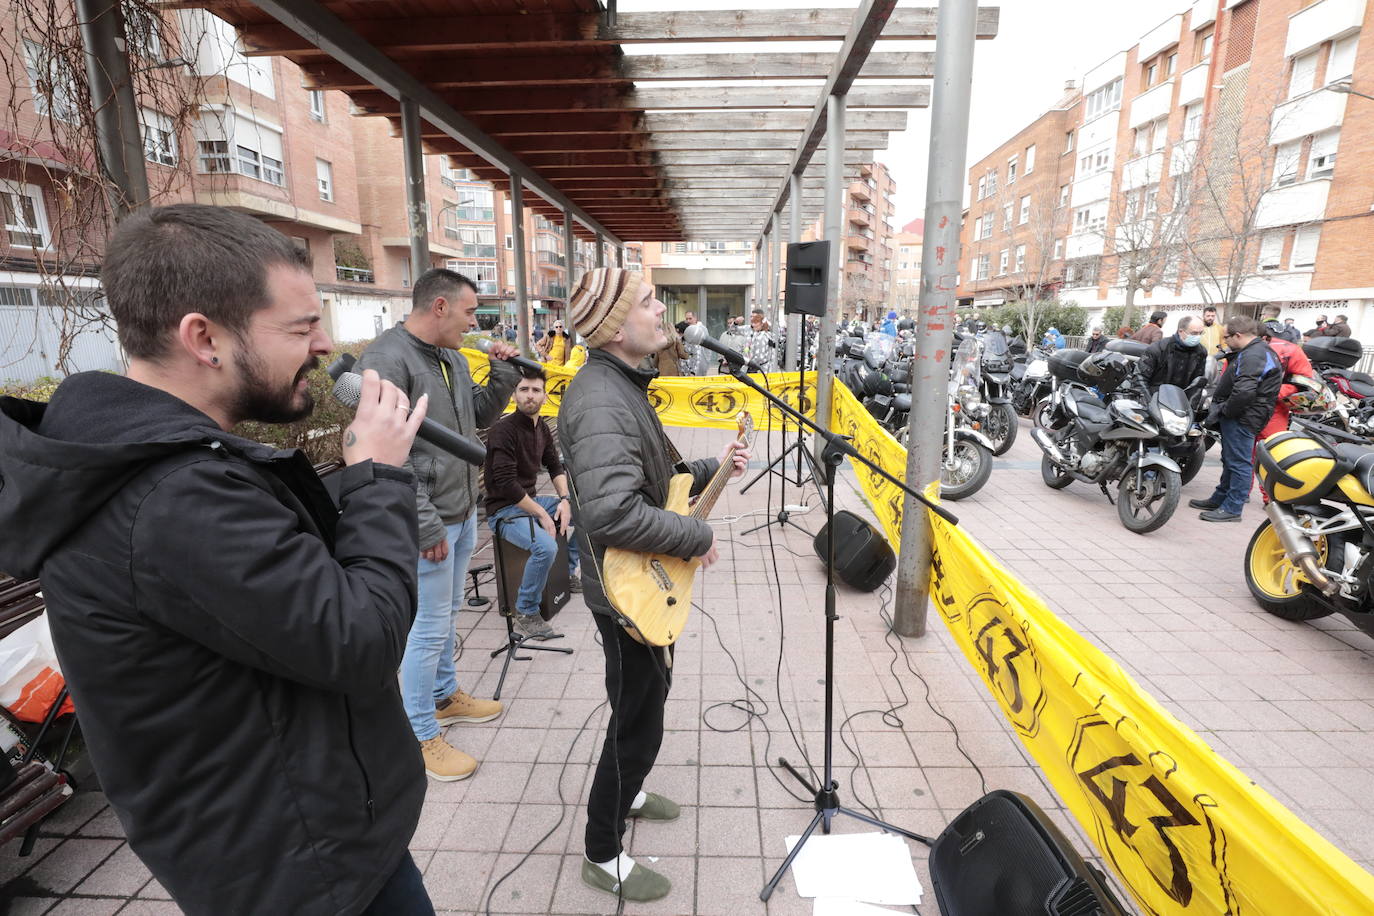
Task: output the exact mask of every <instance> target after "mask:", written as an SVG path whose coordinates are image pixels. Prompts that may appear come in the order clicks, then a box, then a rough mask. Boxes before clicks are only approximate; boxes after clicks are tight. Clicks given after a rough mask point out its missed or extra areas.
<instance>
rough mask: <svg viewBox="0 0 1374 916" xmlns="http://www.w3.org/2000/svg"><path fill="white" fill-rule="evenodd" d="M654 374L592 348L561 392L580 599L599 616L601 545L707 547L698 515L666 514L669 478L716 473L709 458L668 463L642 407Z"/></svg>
mask: <svg viewBox="0 0 1374 916" xmlns="http://www.w3.org/2000/svg"><path fill="white" fill-rule="evenodd" d="M657 375H658V373H657V372H656V371H654V370H645V369H635V368H631V367H630V366H627V365H625V363H623V362H621V361H620V360H619V359H617V358H616V357H614V356H612V355H611V354H609V353H606V352H605V351H603V350H591V351H589V352H588V354H587V364H586V365H585V366H583V367H582V368H581V369H580V370H578V373H577V375H576V376H574V377H573V380H572V383H571V384H569V385H568V390H567V392H566V393H565V394H564V395H563V403H562V406H561V407H559V410H558V438H559V442H560V443H561V444H562V446H563V452H564V460H565V462H566V464H567V468H568V474H569V476H570V479H571V481H572V485H573V494H574V499H573V519H574V522H575V526H576V528H577V537H579V538H580V539H581V541H580V542H579V544H578V546H579V548H580V549H581V551H582V556H584V557H588V556H594V557H595V558H596V562H595V563H587V562H583V563H582V589H583V594H582V597H583V599H584V600H585V601H586V602H587V607H589V608H591V609H592V611H594V612H595V613H598V614H608V615H614V614H615V611H614V610H613V609H612V608H611V605H610V603H609V602H608V601H607V600H606V594H605V592H604V591H603V590H602V588H601V577H600V574H599V571H600V569H601V562H602V558H603V557H604V556H605V555H606V548H607V547H621V548H624V549H626V550H638V551H643V552H645V553H663V554H668V555H670V556H675V557H682V558H684V559H686V558H688V557H696V556H700V555H701V554H703V553H705V552H706V551H707V550H709V549H710V547H711V528H710V526H709V525H707V524H706V522H704V521H701V520H700V519H694V518H688V517H687V516H684V515H678V514H676V513H674V512H668V511H665V510H664V508H663V506H664V504H665V503H666V502H667V501H668V481H669V479H670V478H671V477H672V476H673V475H674V474H677V473H689V474H691V475H692V477H693V478H694V479H695V481H696V483H695V485H694V486H693V488H692V491H693V492H694V493H695V492H699V491H700V490H701V489H702V488H703V487H705V486H706V484H707V482H708V481H709V480H710V479H711V475H713V474H714V473H715V472H716V468H717V467H718V466H719V463H718V462H717V461H716V459H714V458H706V459H702V460H698V461H689V462H683V463H682V464H681V465H679V466H678V467H676V468H675V467H674V464H673V459H672V458H670V457H669V453H668V447H667V436H666V435H665V434H664V432H663V424H662V423H661V422H659V419H658V414H656V413H654V409H653V407H652V405H650V404H649V398H648V393H647V392H648V389H649V383H650V382H651V381H653V380H654V378H656V377H657Z"/></svg>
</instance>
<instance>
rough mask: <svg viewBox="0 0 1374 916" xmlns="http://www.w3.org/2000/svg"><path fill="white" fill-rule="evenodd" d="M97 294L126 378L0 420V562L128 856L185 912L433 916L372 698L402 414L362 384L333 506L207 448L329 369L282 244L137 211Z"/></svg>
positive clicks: (404, 574) (402, 520) (393, 700)
mask: <svg viewBox="0 0 1374 916" xmlns="http://www.w3.org/2000/svg"><path fill="white" fill-rule="evenodd" d="M101 274H102V280H103V285H104V288H105V294H106V297H107V301H108V303H109V306H110V310H111V312H112V313H113V315H114V318H115V321H116V322H117V324H118V327H119V340H120V343H121V344H122V345H123V347H124V350H125V352H126V353H127V354H128V357H129V369H128V372H127V374H126V375H124V376H118V375H112V374H109V373H105V372H82V373H78V374H76V375H73V376H71V377H69V378H68V379H66V380H65V381H64V382H63V383H62V384H61V385H60V386H59V387H58V389H57V391H56V392H55V393H54V394H53V397H52V400H51V402H50V403H49V404H47V405H43V404H36V403H31V402H28V401H20V400H16V399H13V398H7V399H4V400H3V401H0V478H2V479H3V481H4V486H3V487H0V567H3V568H4V569H5V570H7V571H8V572H10V573H13V574H15V575H17V576H24V577H27V576H33V575H39V576H40V577H41V579H42V585H43V593H44V597H45V598H46V600H47V614H48V620H49V622H50V625H51V628H52V635H53V640H54V643H55V644H56V648H57V655H58V659H59V660H60V662H61V666H62V673H63V675H64V676H65V677H66V679H67V683H68V685H69V686H70V688H71V694H72V699H73V701H74V702H75V704H76V710H77V715H78V716H79V717H80V721H81V726H82V733H83V734H84V735H85V739H86V742H87V745H88V746H89V748H90V752H91V759H92V762H93V763H94V765H95V770H96V774H97V775H98V776H99V778H100V785H101V788H102V789H103V790H104V791H105V794H106V795H107V796H108V798H109V800H110V803H111V805H113V807H114V810H115V813H116V815H117V816H118V817H119V821H120V824H121V825H122V826H123V828H124V831H125V833H126V835H127V836H128V839H129V845H130V846H131V847H132V848H133V850H134V852H135V853H137V854H138V856H139V858H141V859H142V860H143V862H144V864H146V865H147V866H148V869H149V870H150V871H151V872H152V873H153V875H154V877H156V878H157V879H158V881H160V882H161V883H162V885H163V886H164V887H165V888H166V889H167V890H168V892H170V893H171V895H172V897H173V899H175V901H176V903H177V904H178V905H179V906H180V907H181V908H182V910H183V911H185V912H186V913H189V914H192V916H206V914H226V916H227V914H241V913H264V914H266V913H272V914H278V913H279V914H288V913H289V914H317V916H335V914H359V913H367V914H374V913H375V914H387V916H392V914H404V916H422V914H425V916H432V914H433V912H434V910H433V907H432V906H431V905H430V902H429V897H428V895H427V894H426V893H425V889H424V885H423V883H422V882H421V879H420V873H419V871H418V869H417V868H416V866H415V863H414V862H413V861H412V860H411V857H410V853H409V851H408V850H407V844H408V843H409V841H410V838H411V835H412V834H413V833H414V831H415V825H416V822H417V821H418V819H419V815H420V807H421V804H422V802H423V801H424V794H425V777H424V771H423V769H422V768H421V764H420V751H419V748H418V746H417V745H416V743H415V740H414V738H413V737H412V736H411V733H410V726H409V725H408V724H407V722H406V717H405V713H404V711H403V710H402V708H401V698H400V694H399V692H398V689H397V682H396V669H397V667H398V666H399V665H400V662H401V655H402V652H403V650H404V649H405V644H406V632H407V630H408V629H409V628H410V623H411V618H412V616H413V615H414V613H415V591H416V571H415V557H416V556H417V555H418V553H419V537H418V534H417V521H416V507H415V478H414V475H412V474H411V473H410V472H409V471H406V470H403V469H402V468H401V465H402V464H403V463H404V462H405V459H406V455H407V454H408V453H409V451H410V443H411V440H412V439H413V438H414V436H415V432H416V430H417V429H418V427H419V423H420V421H421V419H423V416H424V413H425V409H426V406H427V400H425V399H422V400H421V401H420V402H417V403H416V405H415V409H414V411H413V412H412V411H411V410H410V405H409V404H408V402H407V398H406V396H405V394H404V393H402V392H401V391H399V390H398V389H397V388H396V387H395V386H394V385H391V384H390V383H388V382H383V381H381V380H380V379H379V378H378V377H377V375H376V373H374V372H368V373H365V374H364V376H363V383H362V399H361V401H360V403H359V407H358V412H357V416H356V417H355V418H354V420H353V422H352V423H351V424H350V425H349V427H348V429H347V430H346V432H345V433H344V440H343V458H344V462H345V464H346V465H347V466H346V467H345V469H344V470H343V471H342V472H340V474H339V475H338V478H337V479H338V483H339V490H338V492H339V500H338V503H337V505H336V504H335V502H334V500H333V499H331V497H330V495H329V492H328V491H327V490H326V489H325V487H324V485H323V484H322V483H321V481H320V479H319V478H318V477H317V476H316V475H315V473H314V471H313V469H312V468H311V465H310V462H309V461H308V460H307V459H306V457H305V456H304V454H302V453H301V452H299V451H278V450H276V449H274V448H271V447H269V446H265V445H261V444H259V443H257V442H253V441H250V440H247V439H243V438H240V437H239V436H236V435H234V434H233V433H232V432H231V430H232V429H233V428H234V427H235V426H236V425H237V424H239V423H241V422H243V421H245V420H257V421H261V422H266V423H289V422H292V421H294V420H299V419H301V418H303V417H305V416H306V415H308V414H309V413H310V411H311V410H312V408H313V406H314V404H313V401H312V399H311V395H310V392H309V390H308V387H307V381H308V380H307V375H308V373H309V372H310V371H311V370H312V369H314V368H315V367H316V366H318V365H319V360H320V357H322V356H326V355H327V354H329V352H330V351H331V349H332V348H333V344H332V343H331V342H330V340H329V336H328V335H327V334H326V333H325V331H324V328H323V326H322V324H321V314H320V297H319V294H318V293H317V292H316V289H315V281H314V279H313V278H312V276H311V272H310V268H309V266H308V264H307V263H306V261H305V256H304V255H303V254H301V253H300V252H299V250H298V249H297V248H296V246H295V245H294V244H293V243H292V242H291V240H290V239H289V238H287V237H286V236H284V235H281V234H280V233H278V232H276V231H274V230H272V229H270V228H268V227H267V226H266V225H264V224H263V223H261V222H259V221H258V220H255V219H253V218H252V217H249V216H246V215H244V214H239V213H235V212H232V211H230V210H225V209H220V208H218V207H207V206H201V205H195V204H178V205H176V206H171V207H160V208H155V209H150V210H144V211H141V212H139V213H136V214H134V215H132V216H129V217H128V218H126V219H125V220H124V222H123V223H121V224H120V226H119V228H118V229H116V230H115V232H114V234H113V236H112V237H111V238H110V241H109V245H108V250H107V253H106V256H105V262H104V265H103V267H102V272H101Z"/></svg>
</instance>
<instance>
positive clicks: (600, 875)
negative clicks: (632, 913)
mask: <svg viewBox="0 0 1374 916" xmlns="http://www.w3.org/2000/svg"><path fill="white" fill-rule="evenodd" d="M582 881H583V883H584V884H587V885H590V886H591V887H594V888H596V889H597V890H599V891H605V892H606V893H608V894H615V895H616V896H618V897H621V898H623V899H625V900H629V901H632V902H634V903H647V902H649V901H650V900H659V899H661V898H663V897H667V896H668V892H669V891H670V890H672V889H673V884H672V882H671V881H669V880H668V879H667V878H666V877H664V876H663V875H660V874H659V873H658V872H656V871H654V870H653V869H650V868H645V867H644V866H643V865H640V864H639V863H638V862H636V863H635V867H634V868H632V869H630V874H629V875H627V876H626V878H625V880H624V881H622V882H620V883H617V882H616V880H615V878H614V877H612V876H611V875H609V874H607V873H606V870H605V869H604V868H602V867H601V866H600V865H597V864H596V863H595V862H589V861H587V858H586V857H585V856H584V857H583V858H582Z"/></svg>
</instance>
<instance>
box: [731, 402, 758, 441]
mask: <svg viewBox="0 0 1374 916" xmlns="http://www.w3.org/2000/svg"><path fill="white" fill-rule="evenodd" d="M735 426H736V427H737V429H738V436H737V437H736V438H738V439H739V441H741V442H743V443H744V444H745V445H748V444H749V441H750V440H751V439H753V437H754V432H755V427H754V415H753V414H751V413H750V412H749V411H747V410H741V411H740V412H739V416H737V417H735Z"/></svg>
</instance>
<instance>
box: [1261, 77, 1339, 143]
mask: <svg viewBox="0 0 1374 916" xmlns="http://www.w3.org/2000/svg"><path fill="white" fill-rule="evenodd" d="M1349 98H1350V97H1349V96H1348V95H1345V94H1344V93H1341V92H1327V91H1324V90H1320V89H1319V90H1317V91H1316V92H1309V93H1307V94H1306V95H1300V96H1298V97H1297V98H1296V99H1293V100H1292V101H1291V102H1284V103H1283V104H1282V105H1280V106H1278V107H1277V108H1275V109H1274V115H1273V117H1272V118H1271V119H1270V122H1269V142H1270V143H1274V144H1279V143H1287V142H1288V141H1290V140H1299V139H1301V138H1303V137H1306V136H1308V135H1309V134H1315V133H1320V132H1321V131H1324V130H1326V129H1328V128H1331V127H1339V126H1340V125H1341V122H1342V121H1344V120H1345V103H1346V101H1347V100H1348V99H1349Z"/></svg>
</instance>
